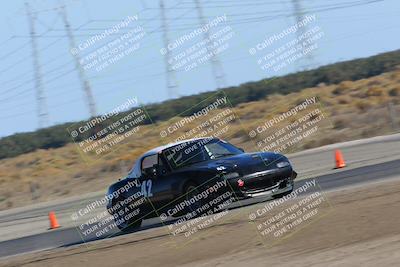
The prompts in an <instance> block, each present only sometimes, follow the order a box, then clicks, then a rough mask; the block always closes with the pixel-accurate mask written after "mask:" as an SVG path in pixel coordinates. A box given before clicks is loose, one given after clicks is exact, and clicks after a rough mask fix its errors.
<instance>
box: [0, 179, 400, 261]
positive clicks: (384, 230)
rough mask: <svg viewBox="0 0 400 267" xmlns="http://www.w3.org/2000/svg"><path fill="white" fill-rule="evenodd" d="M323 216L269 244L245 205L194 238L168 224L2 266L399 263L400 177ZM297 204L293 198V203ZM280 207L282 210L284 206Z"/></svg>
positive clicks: (339, 194)
mask: <svg viewBox="0 0 400 267" xmlns="http://www.w3.org/2000/svg"><path fill="white" fill-rule="evenodd" d="M325 197H326V198H327V199H328V200H329V202H330V203H331V205H332V206H331V207H330V208H325V209H326V212H324V211H323V210H321V214H324V216H321V217H319V218H318V219H316V220H314V221H313V222H312V223H311V224H308V225H306V226H305V227H303V228H301V229H300V230H297V231H295V232H294V230H293V234H290V235H288V236H286V238H283V239H280V240H279V242H278V243H277V244H272V243H271V244H269V243H268V242H266V241H265V240H263V239H261V238H260V235H259V233H258V232H257V228H255V227H254V224H253V223H250V222H249V218H248V215H249V212H251V211H253V210H254V209H255V208H257V206H258V207H262V206H264V205H265V203H261V204H257V205H256V207H255V206H250V207H246V208H242V209H239V210H236V211H233V212H235V216H234V217H233V218H230V219H228V220H226V221H223V222H220V223H218V224H217V225H213V226H211V227H208V228H206V229H203V230H200V231H201V232H198V233H196V235H197V236H196V238H194V239H193V240H191V241H190V242H187V243H185V242H186V241H188V239H187V238H185V237H184V236H182V235H180V236H178V237H172V236H171V235H170V234H168V232H167V231H168V228H167V227H163V228H157V229H155V230H154V229H153V230H147V231H142V232H139V233H136V234H128V235H124V236H119V237H116V238H112V239H107V240H103V241H96V242H92V243H89V244H86V245H78V246H74V247H68V248H59V249H54V250H50V251H43V252H38V253H35V254H26V255H20V256H16V257H13V258H9V259H7V260H3V261H2V263H0V266H44V267H45V266H96V267H100V266H177V265H183V266H185V265H187V266H189V265H190V266H225V265H226V266H228V265H229V266H267V265H268V266H271V265H273V264H279V266H377V265H379V266H380V267H382V266H395V265H397V264H398V263H399V262H400V252H399V251H400V227H399V222H400V212H399V208H400V180H398V179H397V180H395V181H394V180H392V181H386V182H380V183H376V184H369V185H367V186H363V187H355V188H349V189H343V190H340V191H335V192H330V193H327V194H325ZM289 204H290V203H288V205H289ZM276 212H279V211H278V210H277V211H276Z"/></svg>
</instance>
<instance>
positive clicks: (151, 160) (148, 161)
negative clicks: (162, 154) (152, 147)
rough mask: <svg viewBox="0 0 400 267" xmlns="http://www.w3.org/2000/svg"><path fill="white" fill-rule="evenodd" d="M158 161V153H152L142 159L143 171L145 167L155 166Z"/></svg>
mask: <svg viewBox="0 0 400 267" xmlns="http://www.w3.org/2000/svg"><path fill="white" fill-rule="evenodd" d="M157 163H158V154H154V155H150V156H147V157H145V158H144V159H143V160H142V173H143V170H144V169H147V168H150V167H153V166H154V165H156V164H157Z"/></svg>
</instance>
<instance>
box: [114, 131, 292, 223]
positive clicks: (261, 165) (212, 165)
mask: <svg viewBox="0 0 400 267" xmlns="http://www.w3.org/2000/svg"><path fill="white" fill-rule="evenodd" d="M296 176H297V174H296V172H295V171H294V170H293V169H292V166H291V164H290V162H289V160H288V159H287V158H286V157H285V156H283V155H281V154H277V153H272V152H257V153H245V152H244V151H243V149H240V148H237V147H235V146H233V145H232V144H230V143H228V142H226V141H224V140H221V139H217V138H200V139H191V140H185V141H181V142H178V143H174V144H169V145H166V146H161V147H157V148H155V149H153V150H150V151H148V152H146V153H145V154H143V155H142V156H141V157H140V158H139V159H138V160H137V161H136V163H135V165H134V167H133V168H132V170H131V171H130V172H129V174H128V176H127V177H126V178H124V179H122V180H120V181H118V182H116V183H115V184H113V185H111V186H110V187H109V190H108V193H107V196H106V198H107V200H108V204H107V209H108V212H109V213H110V214H111V215H112V216H113V217H114V221H115V222H116V225H117V226H118V228H119V229H121V230H124V229H128V228H129V229H132V227H133V228H135V227H139V226H140V224H141V222H142V220H143V219H145V218H151V217H157V216H161V219H165V217H169V216H173V217H178V216H182V215H185V214H187V213H190V212H191V213H192V215H193V216H198V215H200V214H204V213H207V211H209V210H210V209H214V211H215V207H218V208H223V206H224V205H223V204H224V203H228V204H229V202H230V201H232V200H233V201H235V200H238V199H244V198H249V197H258V196H268V195H269V196H271V197H275V198H278V197H282V196H284V195H286V194H289V193H290V192H292V190H293V180H294V179H295V178H296ZM222 196H224V197H225V198H223V197H222ZM217 200H218V201H217Z"/></svg>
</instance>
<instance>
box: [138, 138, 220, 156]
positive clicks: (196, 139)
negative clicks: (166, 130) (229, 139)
mask: <svg viewBox="0 0 400 267" xmlns="http://www.w3.org/2000/svg"><path fill="white" fill-rule="evenodd" d="M205 139H218V138H215V137H202V138H192V139H186V140H182V141H179V142H175V143H169V144H166V145H163V146H158V147H155V148H153V149H151V150H149V151H147V152H145V153H144V154H143V155H142V157H146V156H149V155H154V154H157V153H160V152H161V151H163V150H165V149H167V148H170V147H173V146H176V145H180V144H183V143H187V142H193V141H200V140H205Z"/></svg>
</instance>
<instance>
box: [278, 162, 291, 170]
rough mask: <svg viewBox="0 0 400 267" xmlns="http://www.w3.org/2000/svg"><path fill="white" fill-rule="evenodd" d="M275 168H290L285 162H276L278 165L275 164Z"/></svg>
mask: <svg viewBox="0 0 400 267" xmlns="http://www.w3.org/2000/svg"><path fill="white" fill-rule="evenodd" d="M276 166H277V167H278V168H285V167H287V166H290V163H289V162H287V161H281V162H278V163H277V164H276Z"/></svg>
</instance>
